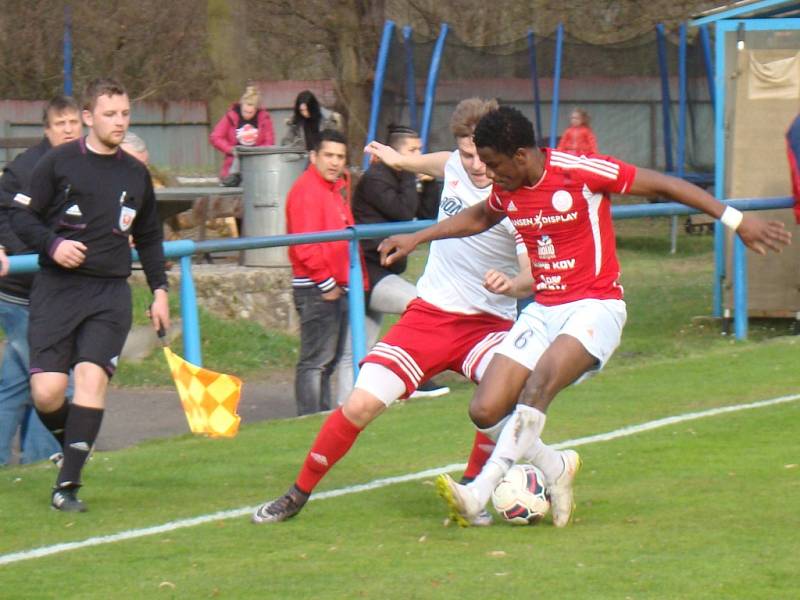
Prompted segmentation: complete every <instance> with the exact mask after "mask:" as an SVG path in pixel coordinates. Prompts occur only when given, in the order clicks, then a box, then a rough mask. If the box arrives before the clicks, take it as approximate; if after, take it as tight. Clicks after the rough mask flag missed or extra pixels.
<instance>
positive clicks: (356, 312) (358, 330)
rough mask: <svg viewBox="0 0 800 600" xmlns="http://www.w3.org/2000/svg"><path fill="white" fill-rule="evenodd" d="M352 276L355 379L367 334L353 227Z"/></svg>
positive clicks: (364, 353) (361, 278) (351, 301)
mask: <svg viewBox="0 0 800 600" xmlns="http://www.w3.org/2000/svg"><path fill="white" fill-rule="evenodd" d="M350 231H351V232H352V233H353V237H352V238H351V239H350V278H349V281H348V292H347V293H348V300H349V302H348V311H349V316H350V335H351V336H352V340H353V381H354V382H355V378H356V377H358V365H359V363H360V362H361V361H362V360H363V359H364V357H365V356H366V354H367V339H366V338H367V334H366V330H365V329H366V328H365V326H364V313H365V307H364V277H363V274H362V272H361V252H360V247H359V243H358V237H357V236H356V235H355V230H354V229H353V228H352V227H351V228H350Z"/></svg>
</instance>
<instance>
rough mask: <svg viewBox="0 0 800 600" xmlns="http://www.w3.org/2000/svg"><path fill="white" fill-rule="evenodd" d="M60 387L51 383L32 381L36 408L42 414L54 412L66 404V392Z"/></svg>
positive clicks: (32, 393) (32, 394)
mask: <svg viewBox="0 0 800 600" xmlns="http://www.w3.org/2000/svg"><path fill="white" fill-rule="evenodd" d="M65 391H66V390H65V389H62V388H61V387H60V386H56V385H54V384H52V383H49V382H37V381H35V380H33V381H31V396H32V397H33V403H34V405H35V406H36V408H37V409H38V410H40V411H42V412H53V411H55V410H57V409H58V408H59V407H60V406H61V405H62V404H63V403H64V392H65Z"/></svg>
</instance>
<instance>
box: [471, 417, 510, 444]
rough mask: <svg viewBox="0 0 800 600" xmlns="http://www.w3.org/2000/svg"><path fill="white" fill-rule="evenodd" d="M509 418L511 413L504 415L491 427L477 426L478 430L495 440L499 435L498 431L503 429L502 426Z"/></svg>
mask: <svg viewBox="0 0 800 600" xmlns="http://www.w3.org/2000/svg"><path fill="white" fill-rule="evenodd" d="M510 418H511V415H506V416H505V417H503V418H502V419H500V420H499V421H498V422H497V423H495V424H494V425H492V426H491V427H487V428H486V429H481V428H480V427H478V431H480V432H481V433H482V434H483V435H485V436H486V437H488V438H489V439H490V440H492V441H493V442H497V438H499V437H500V432H502V431H503V427H505V426H506V423H508V420H509V419H510Z"/></svg>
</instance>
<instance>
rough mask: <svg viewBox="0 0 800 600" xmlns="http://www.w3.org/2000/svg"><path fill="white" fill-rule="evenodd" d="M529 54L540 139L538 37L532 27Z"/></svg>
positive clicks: (540, 107)
mask: <svg viewBox="0 0 800 600" xmlns="http://www.w3.org/2000/svg"><path fill="white" fill-rule="evenodd" d="M528 56H529V58H530V63H531V82H532V83H533V113H534V116H535V117H536V136H537V137H536V139H537V140H539V139H541V136H542V102H541V99H540V98H539V69H538V67H537V65H536V38H535V36H534V33H533V30H532V29H529V30H528ZM537 145H538V144H537Z"/></svg>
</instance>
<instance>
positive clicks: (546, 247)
mask: <svg viewBox="0 0 800 600" xmlns="http://www.w3.org/2000/svg"><path fill="white" fill-rule="evenodd" d="M536 246H537V248H536V255H537V256H538V257H539V258H542V259H547V258H555V257H556V247H555V246H554V245H553V240H552V239H551V238H550V236H549V235H543V236H542V237H541V238H539V239H538V240H536Z"/></svg>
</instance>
